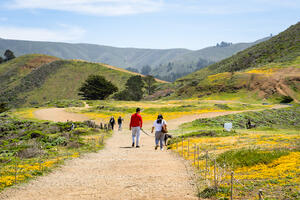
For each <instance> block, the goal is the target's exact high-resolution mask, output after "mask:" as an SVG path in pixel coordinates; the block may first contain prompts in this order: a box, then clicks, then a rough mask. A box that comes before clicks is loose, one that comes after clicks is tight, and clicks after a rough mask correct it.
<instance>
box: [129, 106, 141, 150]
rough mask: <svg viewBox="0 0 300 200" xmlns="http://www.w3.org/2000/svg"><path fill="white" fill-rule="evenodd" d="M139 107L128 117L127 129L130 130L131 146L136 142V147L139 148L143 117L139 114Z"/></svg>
mask: <svg viewBox="0 0 300 200" xmlns="http://www.w3.org/2000/svg"><path fill="white" fill-rule="evenodd" d="M140 113H141V109H140V108H137V109H136V113H134V114H133V115H131V118H130V124H129V130H132V147H134V144H136V148H139V147H140V146H139V140H140V131H141V128H142V127H143V119H142V116H141V115H140ZM135 137H136V143H135Z"/></svg>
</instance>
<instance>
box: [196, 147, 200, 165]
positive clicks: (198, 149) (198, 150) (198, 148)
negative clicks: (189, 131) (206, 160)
mask: <svg viewBox="0 0 300 200" xmlns="http://www.w3.org/2000/svg"><path fill="white" fill-rule="evenodd" d="M197 152H198V156H197V158H198V169H200V147H199V146H198V147H197Z"/></svg>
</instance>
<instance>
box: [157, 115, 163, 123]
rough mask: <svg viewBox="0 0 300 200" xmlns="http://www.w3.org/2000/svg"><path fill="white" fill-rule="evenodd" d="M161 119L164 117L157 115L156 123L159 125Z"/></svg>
mask: <svg viewBox="0 0 300 200" xmlns="http://www.w3.org/2000/svg"><path fill="white" fill-rule="evenodd" d="M163 118H164V117H163V116H162V115H161V114H159V115H158V116H157V120H156V122H157V123H158V124H161V122H162V120H163Z"/></svg>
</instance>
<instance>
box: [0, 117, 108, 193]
mask: <svg viewBox="0 0 300 200" xmlns="http://www.w3.org/2000/svg"><path fill="white" fill-rule="evenodd" d="M91 124H92V123H89V122H83V123H81V122H66V123H53V122H47V121H37V120H35V121H31V120H20V119H17V118H14V117H11V116H9V115H7V114H5V113H3V114H1V115H0V149H1V150H0V167H1V170H0V175H1V176H0V191H1V190H2V189H4V188H5V187H9V186H11V185H14V184H16V183H19V182H23V181H26V180H28V179H30V178H32V177H35V176H38V175H42V174H43V173H47V172H48V171H50V170H51V169H52V168H54V167H55V166H58V165H59V164H62V163H63V161H64V160H65V159H70V158H76V157H78V156H80V154H82V153H85V152H91V151H96V150H99V149H101V148H102V147H103V145H104V143H103V139H104V138H105V137H108V136H109V135H110V132H107V131H103V130H99V129H96V128H90V127H89V126H91Z"/></svg>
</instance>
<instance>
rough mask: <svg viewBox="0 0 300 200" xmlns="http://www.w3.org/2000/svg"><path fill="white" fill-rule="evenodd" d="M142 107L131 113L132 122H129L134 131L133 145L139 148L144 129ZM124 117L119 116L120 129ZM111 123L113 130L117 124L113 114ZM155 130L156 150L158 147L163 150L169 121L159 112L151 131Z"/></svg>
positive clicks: (130, 128) (120, 128)
mask: <svg viewBox="0 0 300 200" xmlns="http://www.w3.org/2000/svg"><path fill="white" fill-rule="evenodd" d="M140 113H141V109H140V108H137V109H136V112H135V113H134V114H132V115H131V118H130V123H129V130H131V131H132V147H136V148H139V147H140V145H139V142H140V133H141V130H142V131H143V129H142V127H143V119H142V116H141V115H140ZM123 121H124V119H122V117H121V116H120V117H119V118H118V125H119V129H118V130H119V131H121V130H122V124H123ZM109 123H110V125H111V128H112V130H114V125H115V123H116V122H115V119H114V117H113V116H112V117H111V118H110V120H109ZM154 130H155V150H157V148H158V147H160V150H163V147H164V143H165V134H166V133H167V122H166V121H165V120H164V118H163V116H162V115H161V114H159V115H158V116H157V119H156V120H155V121H154V123H153V126H152V130H151V133H153V132H154Z"/></svg>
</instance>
